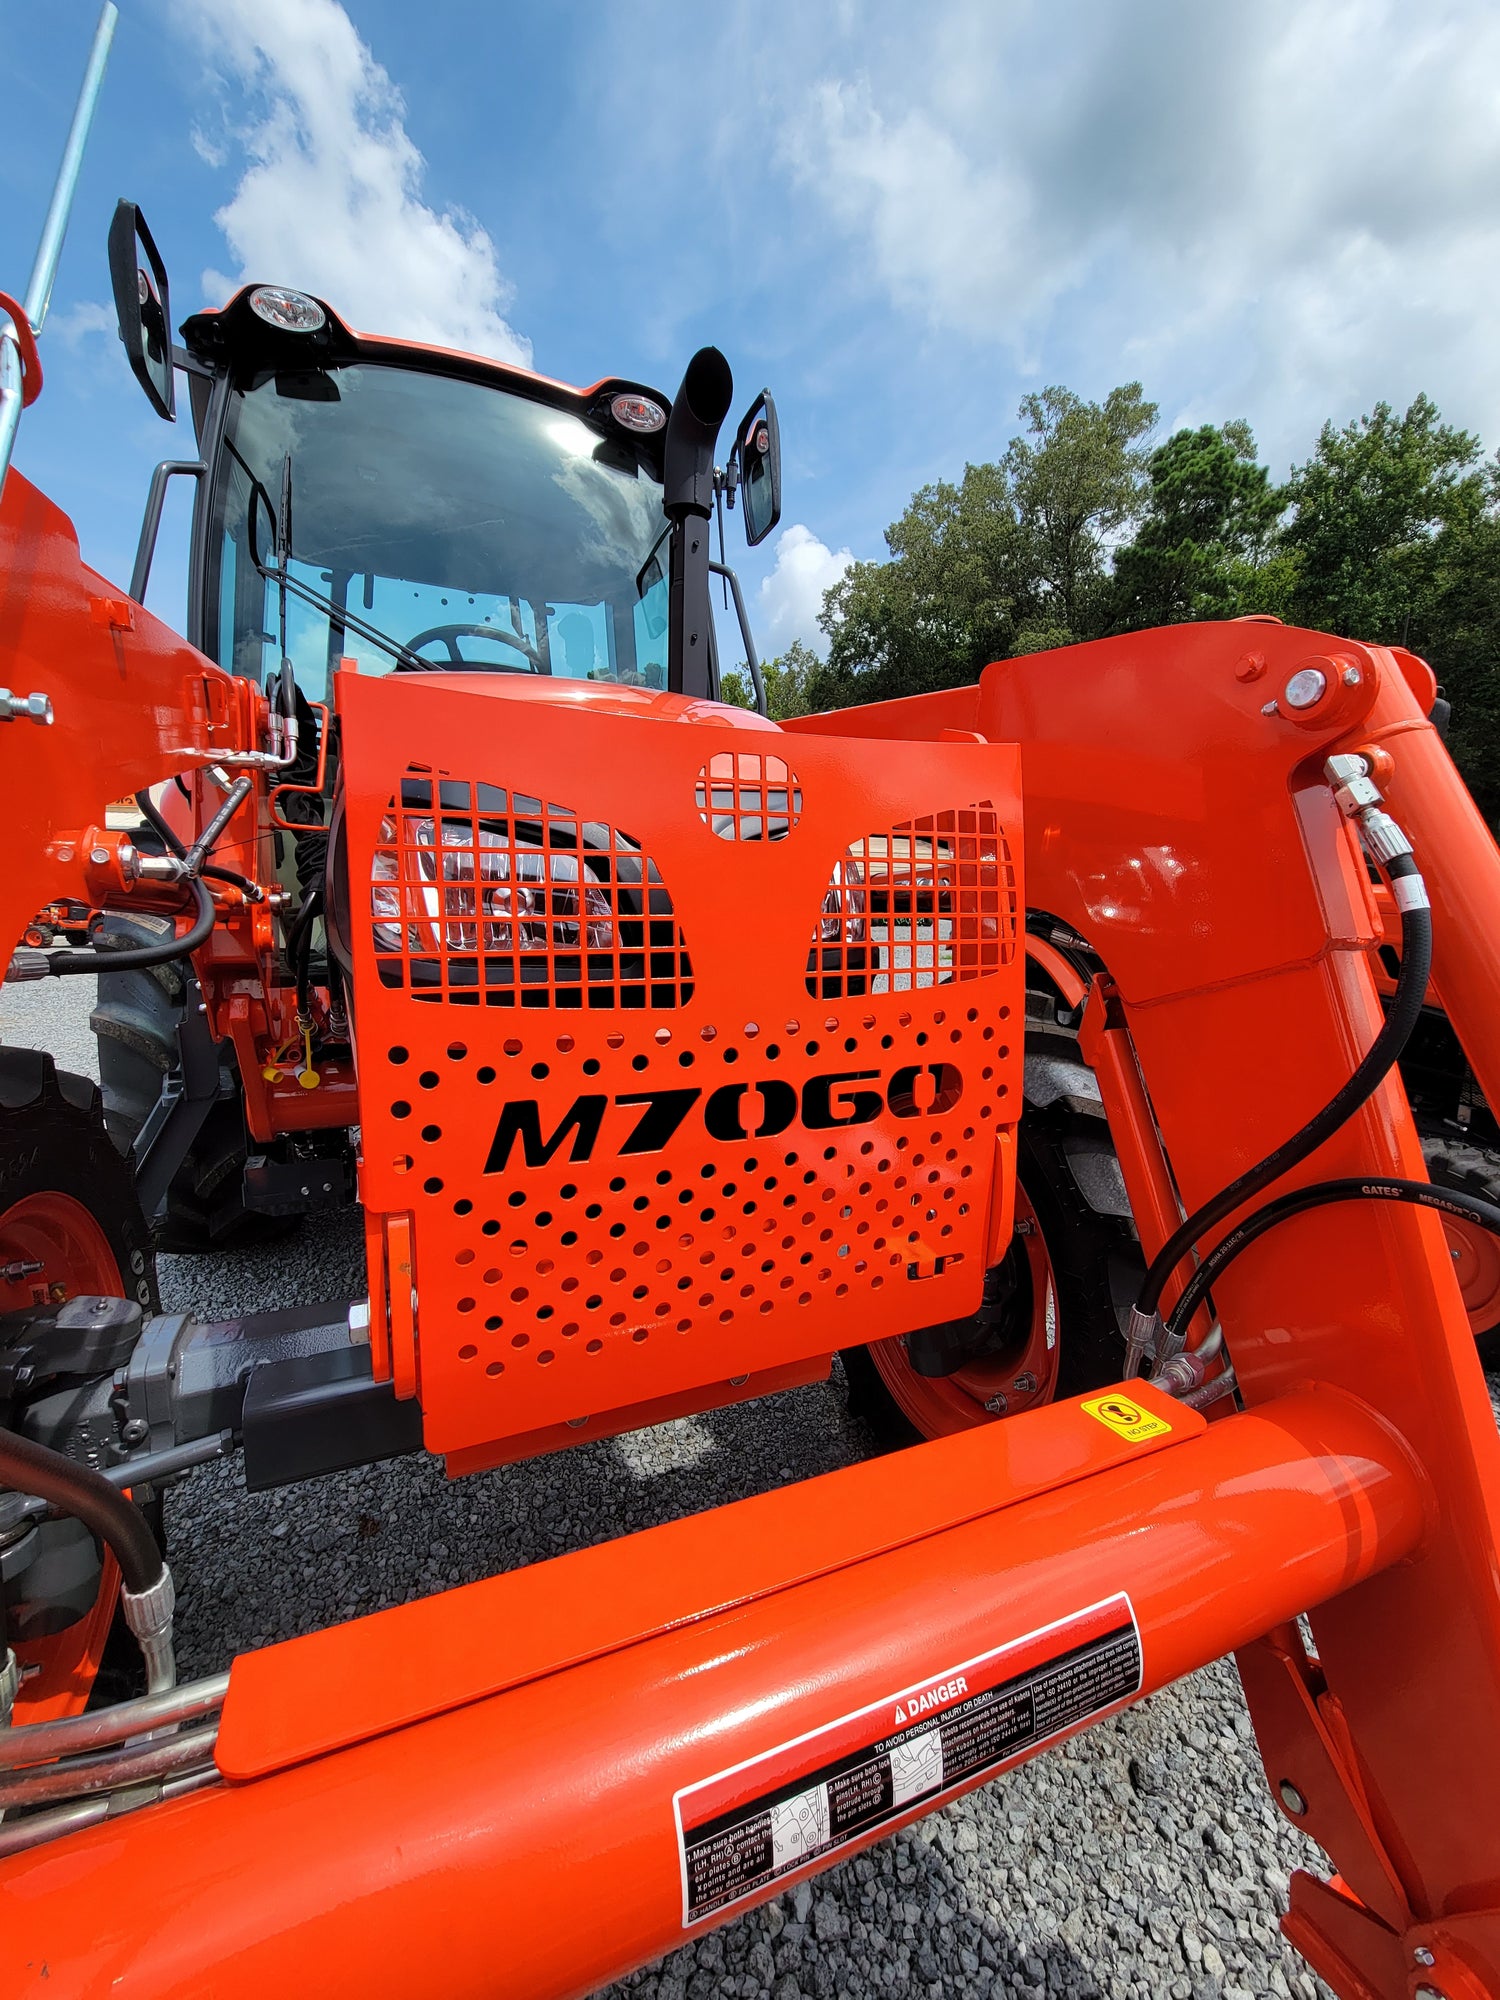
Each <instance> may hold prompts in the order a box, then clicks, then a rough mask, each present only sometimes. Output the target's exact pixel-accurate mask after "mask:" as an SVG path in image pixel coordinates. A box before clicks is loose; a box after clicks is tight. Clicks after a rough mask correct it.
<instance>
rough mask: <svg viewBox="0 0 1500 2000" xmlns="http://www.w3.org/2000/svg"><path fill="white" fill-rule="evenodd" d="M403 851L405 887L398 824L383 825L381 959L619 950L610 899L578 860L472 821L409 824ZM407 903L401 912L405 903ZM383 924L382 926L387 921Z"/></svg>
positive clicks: (375, 908)
mask: <svg viewBox="0 0 1500 2000" xmlns="http://www.w3.org/2000/svg"><path fill="white" fill-rule="evenodd" d="M404 827H405V846H406V852H407V854H408V856H409V857H410V856H414V857H415V861H416V869H415V879H412V876H413V871H412V869H411V867H410V864H408V871H407V880H406V882H405V883H404V884H403V883H402V882H401V881H400V857H399V853H398V850H397V849H396V848H395V847H394V846H393V845H387V844H386V843H387V842H394V840H395V837H396V829H395V824H394V821H393V820H392V819H391V818H390V817H387V818H385V819H383V820H382V821H381V825H380V841H381V845H380V846H378V847H377V848H376V850H375V860H374V866H373V869H372V871H371V872H372V875H373V878H374V880H373V883H372V886H371V891H370V908H371V913H372V915H373V916H374V917H375V919H376V923H375V927H374V928H375V947H376V950H377V951H399V950H400V949H401V931H402V921H401V920H402V918H403V916H404V917H405V918H406V919H407V922H406V926H405V928H406V943H407V948H408V949H409V950H411V951H418V952H422V951H426V952H435V951H442V950H446V951H459V952H472V951H485V952H491V951H538V952H545V951H547V950H548V949H549V948H550V949H551V950H554V951H577V950H578V949H579V945H580V942H581V941H583V940H585V939H586V942H587V945H588V948H589V949H590V950H594V951H608V950H610V949H611V948H612V946H613V944H614V924H613V922H612V917H613V911H612V909H611V906H610V899H609V892H608V891H607V890H606V889H605V888H604V887H603V886H602V885H601V884H600V883H598V882H596V881H595V880H594V879H593V878H592V877H591V876H590V875H589V874H588V872H587V870H585V869H581V868H580V864H579V858H578V856H577V855H576V854H571V853H567V852H560V851H558V850H557V849H547V848H544V847H542V846H540V845H538V844H537V843H535V842H532V841H527V840H525V839H524V838H523V837H521V836H520V835H519V833H517V834H515V835H511V834H509V833H501V832H497V831H496V830H495V829H494V828H492V827H487V826H485V825H483V824H481V825H480V826H479V828H478V831H477V835H476V832H475V829H474V826H473V824H472V822H471V821H469V820H443V821H442V822H441V828H440V831H435V829H434V822H433V819H432V817H431V816H430V815H417V814H407V815H405V816H404ZM403 896H404V897H405V899H406V902H405V908H404V910H403V908H402V898H403ZM382 919H384V921H381V920H382Z"/></svg>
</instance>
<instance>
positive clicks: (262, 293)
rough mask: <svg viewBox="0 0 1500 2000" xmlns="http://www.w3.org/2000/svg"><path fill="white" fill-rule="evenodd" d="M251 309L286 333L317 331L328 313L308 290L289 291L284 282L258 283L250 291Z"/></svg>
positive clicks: (325, 321) (256, 314)
mask: <svg viewBox="0 0 1500 2000" xmlns="http://www.w3.org/2000/svg"><path fill="white" fill-rule="evenodd" d="M250 310H251V312H253V313H254V314H255V317H256V318H257V319H263V320H264V321H265V323H266V325H267V326H275V327H279V328H280V329H281V331H282V332H283V333H316V332H317V330H318V328H319V327H320V326H326V325H327V323H328V315H327V313H326V312H324V310H323V308H322V307H321V306H320V305H319V304H318V302H317V300H316V299H310V298H309V297H308V296H307V294H306V292H289V291H287V290H286V288H285V287H284V286H282V285H257V286H256V288H255V290H254V291H253V292H252V293H251V294H250Z"/></svg>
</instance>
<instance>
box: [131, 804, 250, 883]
mask: <svg viewBox="0 0 1500 2000" xmlns="http://www.w3.org/2000/svg"><path fill="white" fill-rule="evenodd" d="M173 782H174V783H175V784H176V785H177V787H178V789H179V790H180V791H181V793H182V796H183V797H184V798H185V799H189V800H190V799H191V798H192V793H191V792H189V790H188V789H187V787H186V786H185V785H184V784H183V782H182V780H181V778H176V779H174V780H173ZM135 802H136V804H137V805H138V806H139V807H140V810H141V817H142V818H143V819H144V820H145V822H146V824H147V825H148V826H149V827H151V828H152V829H153V830H154V831H155V832H156V833H158V834H160V835H161V838H162V840H163V841H164V842H165V843H166V846H167V849H168V851H169V852H170V853H172V854H175V855H176V856H177V859H178V860H179V861H181V860H183V859H184V858H185V857H186V854H187V849H186V848H185V847H184V846H183V844H182V842H181V840H180V839H179V838H178V837H177V835H176V834H175V833H174V832H173V831H172V829H171V827H170V826H169V825H168V823H167V821H166V820H165V819H164V818H163V817H162V815H161V814H160V813H159V812H158V811H157V809H156V807H155V806H154V805H152V803H151V794H150V793H149V792H137V793H136V795H135ZM198 873H199V874H200V875H207V876H208V877H209V878H210V880H211V881H214V882H227V883H229V885H230V887H231V888H235V889H239V890H242V891H243V892H244V895H245V899H246V901H247V902H251V903H261V902H264V901H265V891H264V890H263V889H262V888H261V886H260V884H259V883H258V882H252V881H251V880H250V878H249V876H248V875H241V874H240V873H239V872H238V871H237V870H236V869H233V868H221V867H220V866H219V864H218V863H217V862H216V861H210V862H205V863H204V865H203V866H202V867H201V868H200V869H199V870H198Z"/></svg>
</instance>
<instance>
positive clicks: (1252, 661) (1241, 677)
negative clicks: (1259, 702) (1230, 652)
mask: <svg viewBox="0 0 1500 2000" xmlns="http://www.w3.org/2000/svg"><path fill="white" fill-rule="evenodd" d="M1265 670H1266V656H1265V654H1264V653H1246V654H1244V655H1243V657H1242V658H1241V659H1240V660H1239V661H1238V662H1237V663H1236V665H1235V669H1234V677H1235V679H1236V680H1237V681H1258V680H1259V679H1260V677H1261V675H1262V674H1263V673H1264V672H1265Z"/></svg>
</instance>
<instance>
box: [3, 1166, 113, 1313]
mask: <svg viewBox="0 0 1500 2000" xmlns="http://www.w3.org/2000/svg"><path fill="white" fill-rule="evenodd" d="M86 1292H99V1293H102V1294H104V1295H105V1296H107V1297H108V1296H115V1297H118V1296H122V1295H127V1294H126V1287H125V1284H124V1280H123V1275H122V1273H121V1271H120V1266H119V1264H118V1262H117V1261H116V1259H115V1254H114V1252H113V1250H111V1249H110V1247H109V1239H108V1237H107V1236H106V1235H105V1234H104V1231H103V1230H102V1229H101V1228H100V1227H99V1225H98V1223H97V1222H96V1221H95V1220H94V1218H93V1216H92V1215H90V1214H89V1212H88V1210H87V1209H86V1208H85V1207H84V1206H83V1203H82V1202H79V1201H75V1200H74V1199H73V1197H72V1196H71V1195H68V1194H61V1193H58V1192H56V1191H48V1192H45V1193H42V1194H30V1195H27V1196H26V1197H25V1198H24V1200H21V1201H18V1202H16V1203H14V1204H13V1205H12V1206H11V1207H10V1208H8V1209H6V1211H5V1213H4V1214H3V1215H0V1310H4V1311H6V1312H14V1311H16V1310H17V1309H18V1308H19V1307H22V1306H28V1305H60V1304H61V1303H62V1301H63V1300H64V1299H72V1298H77V1297H79V1296H80V1295H81V1294H83V1293H86Z"/></svg>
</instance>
